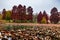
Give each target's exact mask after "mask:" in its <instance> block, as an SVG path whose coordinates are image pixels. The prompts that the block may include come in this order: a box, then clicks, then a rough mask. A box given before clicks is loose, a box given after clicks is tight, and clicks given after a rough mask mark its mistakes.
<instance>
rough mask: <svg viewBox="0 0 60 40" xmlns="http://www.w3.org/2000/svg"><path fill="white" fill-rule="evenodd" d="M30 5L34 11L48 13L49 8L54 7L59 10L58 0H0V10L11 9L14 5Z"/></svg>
mask: <svg viewBox="0 0 60 40" xmlns="http://www.w3.org/2000/svg"><path fill="white" fill-rule="evenodd" d="M19 4H22V5H26V6H27V7H28V6H32V8H33V10H34V13H39V12H40V11H42V12H43V11H44V10H46V12H47V14H50V10H51V9H52V8H53V7H56V8H57V9H58V10H59V11H60V0H0V11H2V9H4V8H5V9H6V10H11V9H12V7H13V6H14V5H17V6H18V5H19Z"/></svg>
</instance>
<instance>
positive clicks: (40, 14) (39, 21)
mask: <svg viewBox="0 0 60 40" xmlns="http://www.w3.org/2000/svg"><path fill="white" fill-rule="evenodd" d="M42 17H43V15H42V12H41V11H40V12H39V14H38V15H37V22H38V23H41V20H42Z"/></svg>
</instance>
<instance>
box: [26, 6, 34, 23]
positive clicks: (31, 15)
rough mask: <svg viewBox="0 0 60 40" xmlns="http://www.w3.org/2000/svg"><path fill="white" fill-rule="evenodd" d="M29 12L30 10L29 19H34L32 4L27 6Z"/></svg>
mask: <svg viewBox="0 0 60 40" xmlns="http://www.w3.org/2000/svg"><path fill="white" fill-rule="evenodd" d="M27 12H28V18H27V20H30V21H31V22H32V21H33V8H32V7H31V6H29V7H28V8H27Z"/></svg>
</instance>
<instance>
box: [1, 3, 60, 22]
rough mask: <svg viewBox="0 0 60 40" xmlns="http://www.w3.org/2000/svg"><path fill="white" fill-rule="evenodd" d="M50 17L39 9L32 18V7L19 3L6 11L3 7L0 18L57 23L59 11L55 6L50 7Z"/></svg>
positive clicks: (15, 20)
mask: <svg viewBox="0 0 60 40" xmlns="http://www.w3.org/2000/svg"><path fill="white" fill-rule="evenodd" d="M50 13H51V15H50V17H49V16H48V15H47V13H46V11H43V13H42V12H41V11H40V12H39V14H38V15H36V18H35V19H34V15H33V8H32V7H31V6H29V7H27V8H26V6H25V5H24V6H22V5H21V4H20V5H18V6H16V5H14V6H13V8H12V10H10V11H6V9H3V11H2V19H3V20H13V22H20V23H24V22H25V23H27V22H35V21H34V20H36V21H37V23H49V21H50V22H51V23H58V22H59V18H60V17H59V12H58V10H57V8H56V7H54V8H52V9H51V12H50Z"/></svg>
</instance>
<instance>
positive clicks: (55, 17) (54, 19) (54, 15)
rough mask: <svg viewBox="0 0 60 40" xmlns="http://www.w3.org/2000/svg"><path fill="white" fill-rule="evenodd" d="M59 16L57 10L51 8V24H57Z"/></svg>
mask: <svg viewBox="0 0 60 40" xmlns="http://www.w3.org/2000/svg"><path fill="white" fill-rule="evenodd" d="M58 16H59V14H58V10H57V8H55V7H54V8H53V9H52V10H51V16H50V21H51V23H55V24H56V23H58V22H59V17H58Z"/></svg>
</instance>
